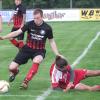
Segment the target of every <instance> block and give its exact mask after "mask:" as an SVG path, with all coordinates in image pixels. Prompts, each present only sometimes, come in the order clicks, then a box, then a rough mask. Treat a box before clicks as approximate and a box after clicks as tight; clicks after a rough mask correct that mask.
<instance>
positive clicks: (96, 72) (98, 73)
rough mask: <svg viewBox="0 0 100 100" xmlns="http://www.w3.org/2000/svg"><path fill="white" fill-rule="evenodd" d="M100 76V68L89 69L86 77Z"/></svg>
mask: <svg viewBox="0 0 100 100" xmlns="http://www.w3.org/2000/svg"><path fill="white" fill-rule="evenodd" d="M93 76H100V70H87V72H86V77H93Z"/></svg>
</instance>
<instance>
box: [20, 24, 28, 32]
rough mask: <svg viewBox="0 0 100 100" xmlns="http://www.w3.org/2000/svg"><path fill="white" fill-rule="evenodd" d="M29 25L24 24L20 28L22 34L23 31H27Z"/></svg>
mask: <svg viewBox="0 0 100 100" xmlns="http://www.w3.org/2000/svg"><path fill="white" fill-rule="evenodd" d="M28 27H29V23H26V24H25V25H24V26H23V27H22V28H21V30H22V32H23V33H24V32H25V31H28Z"/></svg>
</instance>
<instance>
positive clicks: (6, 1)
mask: <svg viewBox="0 0 100 100" xmlns="http://www.w3.org/2000/svg"><path fill="white" fill-rule="evenodd" d="M23 3H24V5H27V6H26V7H27V9H33V8H36V7H40V8H43V9H51V8H53V9H54V8H55V9H56V8H99V7H100V0H23ZM13 8H14V0H0V9H13Z"/></svg>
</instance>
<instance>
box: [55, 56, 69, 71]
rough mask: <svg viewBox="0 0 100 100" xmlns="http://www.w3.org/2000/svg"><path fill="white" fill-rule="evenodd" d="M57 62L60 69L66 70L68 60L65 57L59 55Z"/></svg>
mask: <svg viewBox="0 0 100 100" xmlns="http://www.w3.org/2000/svg"><path fill="white" fill-rule="evenodd" d="M55 63H56V68H57V69H58V70H59V71H66V66H67V65H68V62H67V60H66V59H65V58H62V57H60V56H57V57H56V61H55Z"/></svg>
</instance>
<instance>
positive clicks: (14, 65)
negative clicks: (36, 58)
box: [9, 61, 19, 82]
mask: <svg viewBox="0 0 100 100" xmlns="http://www.w3.org/2000/svg"><path fill="white" fill-rule="evenodd" d="M18 67H19V64H18V63H16V62H14V61H12V62H11V64H10V65H9V72H10V77H9V82H12V81H13V80H14V79H15V76H16V75H17V74H18V72H19V70H18Z"/></svg>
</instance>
